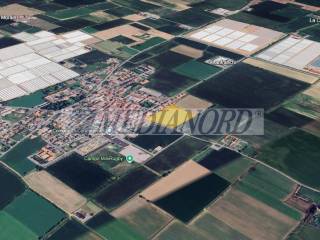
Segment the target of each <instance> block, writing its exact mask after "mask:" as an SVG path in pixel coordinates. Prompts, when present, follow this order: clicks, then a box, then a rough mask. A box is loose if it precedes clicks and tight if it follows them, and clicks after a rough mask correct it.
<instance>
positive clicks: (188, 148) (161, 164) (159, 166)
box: [146, 136, 209, 174]
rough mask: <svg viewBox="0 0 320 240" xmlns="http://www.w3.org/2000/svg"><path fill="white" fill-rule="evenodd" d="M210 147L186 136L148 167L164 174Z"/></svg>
mask: <svg viewBox="0 0 320 240" xmlns="http://www.w3.org/2000/svg"><path fill="white" fill-rule="evenodd" d="M208 145H209V144H208V143H207V142H204V141H201V140H198V139H195V138H192V137H188V136H185V137H183V138H181V139H179V140H178V141H177V142H175V143H174V144H173V145H171V146H170V147H169V148H167V149H165V150H164V151H162V152H161V153H159V154H158V155H157V156H155V157H154V158H152V159H151V160H150V161H149V162H147V163H146V165H147V166H148V167H150V168H151V169H153V170H154V171H157V172H158V173H160V174H164V173H166V172H168V171H170V170H172V169H174V168H176V167H177V166H179V165H180V164H182V163H183V162H185V161H187V160H189V159H191V158H192V157H193V156H194V155H196V154H197V153H199V152H201V151H202V150H203V149H204V148H206V147H208Z"/></svg>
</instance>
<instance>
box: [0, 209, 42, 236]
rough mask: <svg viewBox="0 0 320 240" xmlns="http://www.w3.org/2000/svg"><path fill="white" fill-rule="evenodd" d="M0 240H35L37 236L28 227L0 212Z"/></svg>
mask: <svg viewBox="0 0 320 240" xmlns="http://www.w3.org/2000/svg"><path fill="white" fill-rule="evenodd" d="M0 230H1V231H0V239H3V240H5V239H10V240H26V239H28V240H37V239H38V236H37V235H36V234H35V233H33V232H32V231H31V230H30V229H29V228H28V227H26V226H25V225H23V224H22V223H20V222H19V221H17V220H16V219H15V218H14V217H12V216H11V215H9V214H7V213H6V212H4V211H0Z"/></svg>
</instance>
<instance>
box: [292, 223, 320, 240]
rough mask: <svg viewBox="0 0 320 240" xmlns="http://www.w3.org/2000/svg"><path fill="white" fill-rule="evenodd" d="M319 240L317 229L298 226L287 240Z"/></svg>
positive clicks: (319, 234) (319, 233)
mask: <svg viewBox="0 0 320 240" xmlns="http://www.w3.org/2000/svg"><path fill="white" fill-rule="evenodd" d="M319 238H320V230H319V228H315V227H314V226H310V225H300V226H299V227H298V228H297V229H296V230H295V231H294V232H293V233H292V234H290V236H289V238H288V240H318V239H319Z"/></svg>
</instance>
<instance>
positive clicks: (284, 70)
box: [243, 58, 319, 84]
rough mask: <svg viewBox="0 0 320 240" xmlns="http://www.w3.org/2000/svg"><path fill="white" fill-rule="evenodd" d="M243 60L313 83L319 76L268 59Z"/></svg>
mask: <svg viewBox="0 0 320 240" xmlns="http://www.w3.org/2000/svg"><path fill="white" fill-rule="evenodd" d="M243 62H245V63H247V64H250V65H252V66H255V67H258V68H262V69H265V70H267V71H271V72H274V73H276V74H280V75H283V76H285V77H289V78H293V79H297V80H300V81H303V82H306V83H309V84H313V83H315V82H316V81H317V80H318V79H319V78H318V77H316V76H314V75H311V74H307V73H303V72H299V71H295V70H292V69H289V68H286V67H283V66H281V65H277V64H272V63H269V62H266V61H262V60H258V59H253V58H247V59H246V60H244V61H243Z"/></svg>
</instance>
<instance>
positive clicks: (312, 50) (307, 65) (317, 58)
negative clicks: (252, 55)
mask: <svg viewBox="0 0 320 240" xmlns="http://www.w3.org/2000/svg"><path fill="white" fill-rule="evenodd" d="M257 57H258V58H261V59H264V60H267V61H270V62H274V63H277V64H282V65H285V66H288V67H291V68H295V69H298V70H303V71H307V72H310V73H313V74H320V43H318V42H314V41H311V40H308V39H305V38H302V37H297V36H289V37H288V38H286V39H284V40H282V41H281V42H279V43H277V44H275V45H273V46H271V47H270V48H268V49H267V50H265V51H263V52H261V53H260V54H258V55H257Z"/></svg>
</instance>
